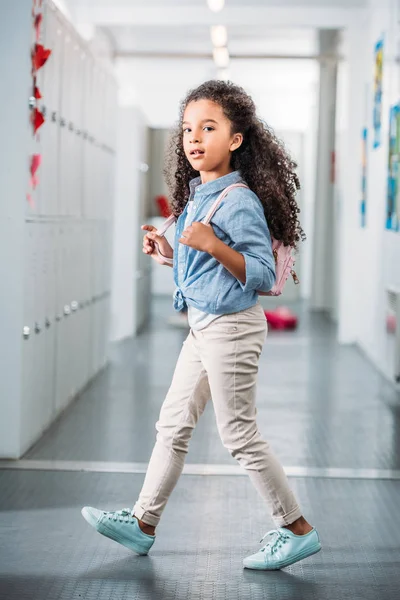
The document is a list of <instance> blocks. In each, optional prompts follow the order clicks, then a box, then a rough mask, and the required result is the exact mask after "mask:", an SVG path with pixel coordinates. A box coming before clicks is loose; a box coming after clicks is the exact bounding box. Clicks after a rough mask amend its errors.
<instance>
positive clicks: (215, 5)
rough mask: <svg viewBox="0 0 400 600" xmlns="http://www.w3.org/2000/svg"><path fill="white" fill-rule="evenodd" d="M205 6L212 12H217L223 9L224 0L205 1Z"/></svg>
mask: <svg viewBox="0 0 400 600" xmlns="http://www.w3.org/2000/svg"><path fill="white" fill-rule="evenodd" d="M207 4H208V8H209V9H210V10H212V11H213V12H219V11H220V10H222V9H223V8H224V4H225V0H207Z"/></svg>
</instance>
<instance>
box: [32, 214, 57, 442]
mask: <svg viewBox="0 0 400 600" xmlns="http://www.w3.org/2000/svg"><path fill="white" fill-rule="evenodd" d="M50 227H51V226H50V224H49V223H46V222H42V223H40V224H38V225H37V247H38V269H37V278H36V290H35V298H36V308H35V314H36V324H35V327H36V335H37V340H36V357H35V364H36V401H35V406H36V412H37V413H38V415H40V423H41V424H42V430H43V429H44V428H45V427H46V426H47V425H48V424H49V423H50V421H51V418H52V415H53V398H52V382H51V380H52V377H53V371H54V366H53V365H52V360H53V359H52V339H51V333H52V332H50V331H49V327H47V326H46V320H47V319H50V317H49V316H48V315H49V311H51V310H52V297H51V296H52V294H51V289H49V288H50V287H51V283H50V280H51V269H52V267H51V260H52V258H51V256H50V251H49V250H50V247H51V243H52V240H51V235H50ZM37 433H40V430H38V432H37Z"/></svg>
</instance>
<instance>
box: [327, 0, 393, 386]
mask: <svg viewBox="0 0 400 600" xmlns="http://www.w3.org/2000/svg"><path fill="white" fill-rule="evenodd" d="M396 5H397V2H396V1H395V0H379V1H378V0H371V1H370V10H369V15H368V18H367V22H365V23H360V24H359V26H358V27H357V28H354V29H352V30H348V31H347V32H345V33H344V36H343V44H342V52H343V54H344V56H345V60H344V62H343V64H342V66H341V71H342V72H341V85H340V89H339V92H338V106H339V119H338V127H337V144H338V146H337V149H338V181H337V187H338V189H337V192H336V193H337V199H338V202H339V220H340V236H341V237H340V249H339V272H340V290H339V339H340V341H342V342H357V343H358V344H359V345H360V347H361V348H362V349H363V351H364V352H365V353H366V354H367V355H368V356H369V357H370V359H371V360H372V361H373V363H374V364H375V365H376V366H377V367H378V368H379V369H380V370H381V371H382V372H383V373H384V374H385V375H386V376H387V377H388V378H390V379H392V378H393V372H392V369H393V364H392V357H391V356H390V354H389V349H388V348H389V346H388V336H387V333H386V329H385V316H386V299H385V289H386V286H387V285H400V269H399V260H400V234H398V233H393V232H389V231H386V230H385V207H386V193H387V172H388V171H387V157H388V126H389V107H390V105H391V104H393V103H396V102H398V101H399V98H400V79H399V77H398V74H397V73H398V65H397V64H395V56H396V54H397V44H398V39H399V31H400V30H399V29H398V30H397V31H396V23H397V22H398V17H399V15H398V13H397V12H396V11H397V9H396ZM382 35H384V39H385V48H384V68H383V107H382V134H381V138H382V144H381V146H380V147H379V148H377V149H373V148H372V141H373V129H372V107H373V101H372V100H373V98H372V96H373V76H374V46H375V43H376V42H377V41H378V39H379V38H380V37H381V36H382ZM364 126H367V127H368V168H367V186H368V192H367V225H366V227H365V228H361V227H360V199H361V131H362V128H363V127H364Z"/></svg>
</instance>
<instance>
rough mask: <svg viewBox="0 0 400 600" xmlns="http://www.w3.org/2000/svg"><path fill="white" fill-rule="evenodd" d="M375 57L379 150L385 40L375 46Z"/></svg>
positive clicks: (377, 143) (376, 144)
mask: <svg viewBox="0 0 400 600" xmlns="http://www.w3.org/2000/svg"><path fill="white" fill-rule="evenodd" d="M374 56H375V58H374V105H373V131H374V139H373V146H374V148H379V146H380V145H381V141H382V139H381V136H382V83H383V38H381V39H380V40H379V41H378V42H377V43H376V44H375V52H374Z"/></svg>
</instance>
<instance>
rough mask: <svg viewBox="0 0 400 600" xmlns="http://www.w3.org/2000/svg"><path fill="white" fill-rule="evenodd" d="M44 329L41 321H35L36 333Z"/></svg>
mask: <svg viewBox="0 0 400 600" xmlns="http://www.w3.org/2000/svg"><path fill="white" fill-rule="evenodd" d="M41 331H42V328H41V327H40V325H39V323H35V333H40V332H41Z"/></svg>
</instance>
